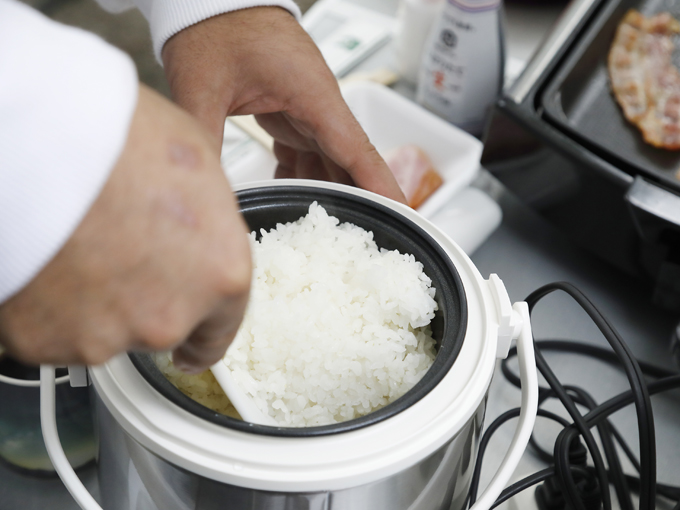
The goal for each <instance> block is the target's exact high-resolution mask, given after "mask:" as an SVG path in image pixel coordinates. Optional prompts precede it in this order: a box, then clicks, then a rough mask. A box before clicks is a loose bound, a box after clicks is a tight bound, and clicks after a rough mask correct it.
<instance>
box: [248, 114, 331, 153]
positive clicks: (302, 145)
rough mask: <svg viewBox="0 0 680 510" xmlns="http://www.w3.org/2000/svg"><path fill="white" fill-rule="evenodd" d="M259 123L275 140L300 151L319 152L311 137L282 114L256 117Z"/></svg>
mask: <svg viewBox="0 0 680 510" xmlns="http://www.w3.org/2000/svg"><path fill="white" fill-rule="evenodd" d="M255 120H256V121H257V123H258V124H259V125H260V126H261V127H262V128H263V129H264V130H265V131H267V133H269V134H270V135H271V136H272V137H273V138H274V140H276V141H278V142H280V143H282V144H284V145H286V146H288V147H291V148H293V149H295V150H298V151H318V150H319V147H318V145H317V144H316V142H315V141H314V138H313V137H311V136H306V135H305V134H304V132H302V131H301V130H300V129H298V128H297V127H296V126H295V125H293V124H292V123H291V121H290V119H289V118H287V117H286V116H285V115H284V114H282V113H280V112H279V113H267V114H262V115H255Z"/></svg>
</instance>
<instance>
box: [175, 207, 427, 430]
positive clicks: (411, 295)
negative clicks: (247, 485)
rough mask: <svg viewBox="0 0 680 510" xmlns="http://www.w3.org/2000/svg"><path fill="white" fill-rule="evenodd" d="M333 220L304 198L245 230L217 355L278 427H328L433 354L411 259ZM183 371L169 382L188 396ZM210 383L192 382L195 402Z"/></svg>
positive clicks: (417, 268)
mask: <svg viewBox="0 0 680 510" xmlns="http://www.w3.org/2000/svg"><path fill="white" fill-rule="evenodd" d="M339 223H340V222H339V220H338V219H337V218H335V217H332V216H329V215H328V214H327V213H326V211H325V209H324V208H323V207H321V206H320V205H318V204H317V203H316V202H314V203H313V204H312V205H311V206H310V207H309V214H308V215H307V216H305V217H303V218H301V219H300V220H298V221H296V222H294V223H288V224H285V225H284V224H279V225H277V227H276V229H273V230H271V231H270V232H266V231H264V230H263V231H261V232H260V234H261V237H260V239H259V240H257V239H256V235H255V233H254V232H253V233H251V247H252V252H253V260H254V273H253V285H252V290H251V300H250V303H249V305H248V310H247V312H246V315H245V318H244V321H243V324H242V326H241V328H240V330H239V332H238V334H237V335H236V338H235V339H234V342H233V344H232V345H231V346H230V348H229V350H228V351H227V355H226V356H225V358H224V362H225V363H226V364H227V365H228V366H229V368H230V369H231V370H232V373H233V377H234V379H235V380H236V381H237V382H238V383H239V385H240V386H241V387H242V388H243V389H244V390H245V391H246V392H248V393H249V394H250V395H251V396H252V398H253V399H254V401H255V402H256V404H257V405H258V406H259V407H260V408H261V409H262V410H263V411H264V412H266V413H268V414H269V415H270V416H272V417H273V418H274V419H275V420H276V422H277V423H278V424H279V425H281V426H285V427H310V426H318V425H328V424H333V423H338V422H342V421H346V420H350V419H352V418H357V417H359V416H363V415H366V414H368V413H370V412H372V411H375V410H377V409H380V408H381V407H384V406H385V405H387V404H389V403H390V402H392V401H394V400H396V399H397V398H399V397H400V396H402V395H403V394H404V393H406V392H407V391H408V390H409V389H411V388H412V387H413V386H414V385H415V384H416V383H417V382H418V381H419V380H420V379H421V378H422V377H423V375H424V374H425V372H427V370H428V369H429V368H430V366H431V365H432V362H433V360H434V358H435V354H436V352H435V341H434V339H433V338H432V332H431V330H430V328H429V324H430V321H431V320H432V318H433V317H434V314H435V311H436V310H437V304H436V302H435V300H434V295H435V289H434V288H432V286H431V283H432V282H431V280H430V279H429V278H428V277H427V276H426V275H425V273H424V272H423V266H422V264H421V263H420V262H417V261H416V260H415V258H414V257H413V255H409V254H400V253H399V252H398V251H396V250H395V251H388V250H385V249H380V248H378V247H377V245H376V244H375V242H374V241H373V234H372V233H371V232H367V231H366V230H364V229H362V228H360V227H357V226H355V225H352V224H349V223H343V224H339ZM166 359H167V358H166ZM174 370H175V372H177V371H176V369H174ZM167 373H168V372H167V371H166V374H167ZM190 377H191V376H184V375H182V376H179V377H171V380H172V381H173V383H175V384H176V385H177V386H178V387H179V388H180V389H181V390H182V391H184V392H185V393H186V394H188V395H190V396H193V394H194V389H193V388H192V386H193V383H192V381H191V380H190V379H189V380H188V379H187V378H190ZM200 382H201V385H203V384H204V383H206V384H207V381H205V378H203V379H201V380H200ZM187 385H188V387H187ZM214 386H217V382H216V381H215V380H214V379H212V380H211V381H210V383H209V386H208V388H200V389H197V390H196V391H197V392H198V393H197V396H198V397H200V398H201V399H203V400H202V403H204V402H208V403H210V402H212V399H213V396H210V397H208V396H206V392H210V394H211V395H212V393H218V392H219V390H217V389H213V388H214ZM225 398H226V397H225ZM204 405H206V404H204ZM220 406H222V404H220ZM208 407H211V408H212V409H214V410H216V411H218V412H224V411H223V410H222V409H223V407H220V408H219V409H217V408H215V407H212V405H208Z"/></svg>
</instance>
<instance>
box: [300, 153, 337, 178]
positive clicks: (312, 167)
mask: <svg viewBox="0 0 680 510" xmlns="http://www.w3.org/2000/svg"><path fill="white" fill-rule="evenodd" d="M295 175H296V176H297V177H298V178H300V179H316V180H318V181H332V179H331V176H330V174H329V173H328V170H327V168H326V167H325V166H324V164H323V161H322V160H321V156H319V155H318V154H317V153H316V152H300V153H298V156H297V165H296V166H295Z"/></svg>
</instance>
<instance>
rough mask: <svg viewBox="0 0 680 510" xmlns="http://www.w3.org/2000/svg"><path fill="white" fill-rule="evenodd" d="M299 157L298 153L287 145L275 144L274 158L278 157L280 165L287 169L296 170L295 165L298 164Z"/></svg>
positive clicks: (277, 142) (276, 142)
mask: <svg viewBox="0 0 680 510" xmlns="http://www.w3.org/2000/svg"><path fill="white" fill-rule="evenodd" d="M297 155H298V151H296V150H295V149H293V148H292V147H291V146H289V145H285V144H283V143H281V142H279V141H275V142H274V156H276V160H277V161H278V162H279V165H282V166H284V167H286V168H295V165H296V164H297Z"/></svg>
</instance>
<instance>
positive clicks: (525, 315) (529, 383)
mask: <svg viewBox="0 0 680 510" xmlns="http://www.w3.org/2000/svg"><path fill="white" fill-rule="evenodd" d="M512 308H513V310H514V311H515V312H517V313H518V314H519V316H520V317H521V319H522V326H521V330H520V331H519V336H518V337H517V359H518V361H519V376H520V381H521V384H522V404H521V410H520V413H519V423H518V424H517V428H516V429H515V435H514V436H513V438H512V442H511V443H510V448H509V449H508V452H507V453H506V455H505V458H504V459H503V462H502V463H501V466H500V467H499V468H498V471H497V472H496V474H495V475H494V477H493V479H492V480H491V483H489V485H488V487H487V488H486V489H485V490H484V493H483V494H482V495H481V496H480V497H479V499H478V500H477V501H476V502H475V504H474V505H473V506H472V507H471V508H470V510H488V509H489V508H491V505H493V504H494V502H495V501H496V499H497V498H498V496H500V494H501V492H503V489H504V488H505V486H506V485H507V483H508V481H509V480H510V477H511V476H512V473H513V472H514V471H515V468H517V465H518V464H519V461H520V459H521V458H522V454H524V450H525V449H526V447H527V444H528V443H529V438H530V437H531V432H532V430H533V429H534V423H535V421H536V413H537V412H538V374H537V373H536V357H535V355H534V339H533V335H532V333H531V321H530V318H529V306H528V305H527V304H526V303H525V302H518V303H515V304H514V305H512Z"/></svg>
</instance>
